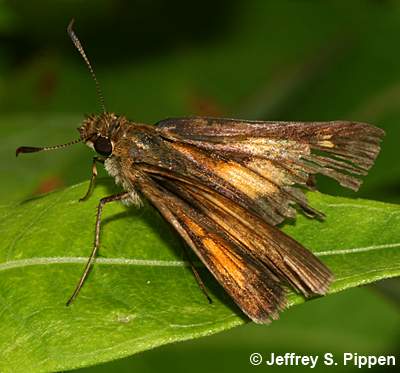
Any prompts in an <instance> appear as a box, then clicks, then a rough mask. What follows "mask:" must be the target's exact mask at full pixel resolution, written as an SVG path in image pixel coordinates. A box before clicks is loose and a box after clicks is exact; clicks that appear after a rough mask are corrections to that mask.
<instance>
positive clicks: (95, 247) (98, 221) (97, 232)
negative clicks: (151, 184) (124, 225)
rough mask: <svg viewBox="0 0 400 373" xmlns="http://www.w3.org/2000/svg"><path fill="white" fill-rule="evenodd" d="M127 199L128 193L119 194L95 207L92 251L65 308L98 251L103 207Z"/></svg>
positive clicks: (74, 294)
mask: <svg viewBox="0 0 400 373" xmlns="http://www.w3.org/2000/svg"><path fill="white" fill-rule="evenodd" d="M128 197H129V193H126V192H124V193H120V194H115V195H113V196H109V197H105V198H102V199H101V200H100V202H99V205H98V206H97V217H96V229H95V235H94V245H93V250H92V253H91V254H90V257H89V259H88V261H87V262H86V266H85V269H84V271H83V273H82V276H81V278H80V280H79V282H78V285H77V286H76V288H75V290H74V292H73V294H72V295H71V297H70V298H69V299H68V302H67V306H69V305H70V304H71V303H72V302H73V301H74V299H75V298H76V297H77V295H78V294H79V291H80V290H81V288H82V286H83V283H84V282H85V280H86V278H87V276H88V274H89V272H90V270H91V268H92V265H93V262H94V259H95V258H96V254H97V251H98V250H99V247H100V225H101V213H102V211H103V207H104V205H105V204H106V203H110V202H115V201H121V200H123V199H126V198H128Z"/></svg>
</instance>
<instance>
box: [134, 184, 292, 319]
mask: <svg viewBox="0 0 400 373" xmlns="http://www.w3.org/2000/svg"><path fill="white" fill-rule="evenodd" d="M138 187H139V189H140V191H141V193H142V194H143V195H144V196H145V197H146V198H147V199H148V200H149V201H150V202H151V203H152V204H153V205H154V206H155V207H156V208H157V209H158V210H159V211H160V213H161V214H162V215H163V216H164V218H165V219H166V220H167V221H169V222H170V223H171V224H172V226H173V227H174V228H175V229H176V230H177V232H178V233H179V234H180V235H181V236H182V238H183V239H184V240H185V241H186V243H187V244H188V245H189V246H190V247H191V248H192V249H193V251H194V252H195V253H196V255H197V256H198V257H199V258H200V260H201V261H202V262H203V263H204V265H205V266H206V267H207V268H208V270H209V271H210V272H211V273H212V274H213V276H214V277H215V278H216V279H217V280H218V282H219V283H220V284H221V285H222V286H223V287H224V289H225V290H226V291H227V293H228V294H229V295H230V296H231V297H232V298H233V299H234V301H235V302H236V303H237V305H238V306H239V307H240V308H241V309H242V311H243V312H244V313H245V314H246V315H247V316H248V317H250V318H251V319H252V320H253V321H255V322H258V323H267V322H269V321H270V319H271V318H272V319H276V318H277V317H278V311H279V310H281V309H283V308H284V305H285V294H284V290H283V288H282V286H281V284H280V280H279V279H278V277H277V276H276V275H275V274H274V273H273V272H272V271H271V270H270V269H269V268H268V267H267V266H265V265H264V264H263V263H262V262H261V261H260V260H259V259H258V258H257V257H255V256H253V255H252V254H251V252H250V251H248V250H247V249H246V247H245V246H244V245H243V244H242V243H241V242H239V241H237V240H236V239H235V238H234V237H233V236H232V235H230V234H229V233H228V232H227V231H226V230H225V229H224V227H223V226H220V225H219V224H217V223H216V222H215V220H213V219H211V218H210V217H209V216H208V215H207V214H204V212H203V211H201V210H199V209H197V208H195V207H194V206H193V205H191V204H190V203H188V201H187V200H185V199H183V198H181V197H180V196H179V195H178V194H177V193H173V192H172V191H170V190H169V189H168V188H166V187H165V186H164V185H161V183H159V182H158V181H156V180H154V179H152V178H150V177H145V178H142V179H141V180H140V182H139V184H138Z"/></svg>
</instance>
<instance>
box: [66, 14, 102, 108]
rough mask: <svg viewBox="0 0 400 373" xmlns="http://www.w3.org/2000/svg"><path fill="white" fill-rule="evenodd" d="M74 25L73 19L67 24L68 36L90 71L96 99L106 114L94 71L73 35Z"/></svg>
mask: <svg viewBox="0 0 400 373" xmlns="http://www.w3.org/2000/svg"><path fill="white" fill-rule="evenodd" d="M74 23H75V19H74V18H72V19H71V21H70V22H69V24H68V27H67V32H68V35H69V37H70V38H71V40H72V42H73V43H74V45H75V48H76V49H77V50H78V52H79V53H80V54H81V56H82V58H83V59H84V61H85V63H86V65H87V67H88V69H89V71H90V74H91V75H92V78H93V80H94V82H95V84H96V91H97V97H98V98H99V102H100V106H101V108H102V110H103V113H105V112H106V105H105V103H104V96H103V91H102V90H101V87H100V83H99V81H98V80H97V77H96V74H95V72H94V69H93V67H92V65H91V63H90V61H89V58H88V57H87V56H86V53H85V50H84V49H83V47H82V44H81V42H80V41H79V39H78V37H77V36H76V34H75V32H74V30H73V27H74Z"/></svg>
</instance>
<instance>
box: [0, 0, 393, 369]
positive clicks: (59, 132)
mask: <svg viewBox="0 0 400 373" xmlns="http://www.w3.org/2000/svg"><path fill="white" fill-rule="evenodd" d="M73 16H74V17H75V18H76V32H77V34H78V35H79V37H80V38H81V40H82V41H83V43H84V45H85V47H86V49H87V53H88V55H89V56H90V58H91V60H92V62H93V64H94V65H95V68H96V72H97V75H98V78H99V80H100V81H101V84H102V86H103V90H104V94H105V97H106V103H107V107H108V109H109V110H112V111H115V112H117V113H121V114H126V115H127V116H128V117H129V118H131V119H132V120H135V121H138V122H146V123H153V122H156V121H158V120H160V119H163V118H166V117H171V116H186V115H193V114H200V115H221V116H230V117H245V118H248V119H270V120H273V119H281V120H292V119H295V120H333V119H354V120H358V121H366V122H370V123H374V124H376V125H378V126H380V127H382V128H384V129H385V130H386V132H387V136H386V138H385V140H384V143H383V148H382V149H383V150H382V153H381V155H380V157H379V159H378V161H377V162H376V165H375V167H374V168H373V169H372V170H371V172H370V175H369V176H368V177H367V178H366V180H365V184H364V185H363V187H362V188H361V190H360V192H359V193H358V194H357V196H358V197H366V198H370V199H376V200H385V201H390V202H399V201H400V178H399V176H400V162H398V158H399V157H398V143H399V138H400V125H399V123H400V105H399V104H400V67H399V62H398V61H399V60H400V49H399V48H398V40H399V36H400V3H399V2H396V1H394V0H392V1H391V0H380V1H379V0H363V1H362V0H355V1H352V2H345V1H334V0H331V1H329V0H328V1H323V2H322V1H317V0H298V1H294V0H282V1H278V0H275V1H268V2H267V1H263V0H248V1H245V0H235V1H227V0H226V1H222V0H219V1H218V0H215V1H211V0H204V1H202V2H185V3H183V2H181V1H176V0H170V1H162V0H153V1H151V2H147V1H140V0H136V1H127V0H126V1H124V0H115V1H112V0H101V1H83V0H74V1H67V0H59V1H56V2H55V1H46V0H38V1H35V2H27V1H21V0H9V1H6V0H0V128H1V130H2V147H1V149H0V155H1V163H0V171H1V174H2V175H3V178H2V183H1V185H0V192H1V193H0V198H1V203H6V202H7V201H10V200H20V199H23V198H27V197H29V196H31V195H32V194H35V193H38V192H43V191H47V190H50V189H52V188H53V187H54V186H58V187H60V186H62V185H71V184H74V183H76V182H77V181H82V180H86V179H87V178H88V176H89V173H90V161H89V160H90V156H91V154H90V152H89V151H88V150H87V149H85V148H84V147H83V146H76V147H73V148H71V149H70V150H69V151H65V152H62V151H60V152H58V153H56V152H55V153H52V154H51V155H50V154H38V155H31V156H26V157H25V158H23V159H22V158H21V159H20V160H18V162H17V161H16V160H15V157H14V154H13V153H14V150H15V147H17V146H19V145H42V144H43V145H47V144H50V145H51V144H54V143H61V142H65V141H67V140H70V139H72V138H75V137H76V136H77V133H76V131H75V130H74V129H75V127H77V126H78V125H79V122H80V121H81V120H82V118H83V113H90V112H94V111H98V105H97V102H96V96H95V89H94V84H93V82H91V81H90V75H89V74H88V72H87V70H86V68H85V66H84V65H83V63H82V61H81V59H80V58H79V56H78V54H77V52H76V51H75V50H74V49H73V47H72V45H71V42H70V41H69V40H68V38H67V36H66V33H65V27H66V25H67V23H68V22H69V20H70V18H71V17H73ZM49 123H53V127H52V128H51V129H49ZM74 131H75V132H74ZM319 182H320V185H321V190H322V191H323V192H326V193H332V194H341V195H350V196H352V197H354V196H355V195H354V194H353V193H351V192H347V191H343V190H342V189H339V188H337V185H336V184H334V183H331V182H329V181H327V180H323V179H321V180H319ZM372 264H373V263H372ZM372 264H371V265H372ZM387 287H388V288H390V289H391V291H390V292H389V293H391V294H397V296H394V298H393V297H392V298H391V299H392V300H393V299H397V302H392V303H387V302H386V301H385V300H384V299H383V298H379V297H378V296H377V295H376V294H372V293H370V292H368V291H366V290H365V289H359V290H353V291H352V292H349V293H348V294H343V295H340V296H335V297H332V298H327V299H326V300H323V301H322V300H318V301H313V302H310V303H307V304H306V305H303V306H301V307H298V308H296V309H293V310H290V311H288V312H286V313H285V314H284V315H283V317H282V320H281V321H279V322H277V323H275V324H273V325H272V326H271V327H268V328H266V327H258V326H253V325H248V326H246V327H243V328H239V329H238V330H233V331H231V332H229V333H226V334H223V335H220V336H215V337H209V338H206V339H203V340H197V341H193V342H190V343H187V344H178V345H172V346H168V347H164V348H161V349H159V350H155V351H150V352H146V353H145V354H143V355H140V356H134V357H132V358H131V359H126V360H123V361H119V362H116V363H114V365H113V364H111V365H110V364H109V365H105V366H104V367H103V368H101V367H99V368H91V370H94V371H95V370H96V369H97V370H99V371H100V370H101V369H103V371H107V370H108V369H112V368H115V369H119V370H120V371H132V370H134V369H135V368H136V369H139V370H140V371H141V372H145V371H157V370H160V369H163V370H165V369H166V368H167V367H171V370H172V369H173V370H174V371H175V372H177V371H185V370H187V368H188V367H190V369H193V371H195V369H197V370H198V371H200V370H202V369H207V367H208V368H210V367H215V368H217V369H222V368H227V369H231V370H232V371H235V370H237V371H241V372H243V371H245V370H246V369H248V370H249V371H250V370H251V369H255V368H252V367H251V366H250V365H249V364H248V355H249V352H250V351H251V352H253V350H258V351H259V352H261V353H262V352H267V351H277V352H278V351H283V352H287V351H299V352H301V351H303V352H307V353H318V352H325V351H326V350H328V349H329V350H330V351H332V352H336V353H340V352H343V351H348V350H354V351H356V352H362V351H369V352H371V353H379V352H381V353H389V352H390V351H393V350H395V349H396V348H397V347H398V339H396V338H397V337H398V330H399V318H398V308H397V307H398V299H399V296H398V290H397V292H396V289H398V286H397V287H396V283H394V282H391V283H390V284H389V285H388V286H387ZM381 288H383V287H381ZM386 293H387V292H386ZM396 311H397V312H396ZM282 336H284V337H282ZM347 371H349V369H347Z"/></svg>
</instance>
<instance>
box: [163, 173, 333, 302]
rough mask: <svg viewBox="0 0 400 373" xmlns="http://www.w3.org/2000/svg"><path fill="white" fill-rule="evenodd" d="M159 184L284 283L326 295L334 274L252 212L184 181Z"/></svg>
mask: <svg viewBox="0 0 400 373" xmlns="http://www.w3.org/2000/svg"><path fill="white" fill-rule="evenodd" d="M159 182H160V183H162V184H163V186H164V187H165V188H167V189H168V190H169V191H171V192H172V193H173V194H175V195H176V196H179V197H180V198H181V199H182V200H184V201H186V203H188V204H190V205H191V206H192V207H193V208H195V210H196V211H200V212H201V213H202V214H204V215H205V216H207V217H208V218H209V219H211V220H212V221H213V222H214V223H215V224H216V225H217V226H219V227H220V229H222V230H223V232H224V234H225V235H228V236H229V237H230V239H231V240H233V241H235V242H238V243H239V244H240V245H241V247H242V248H243V251H244V252H246V253H247V254H248V255H251V256H252V257H254V258H256V259H257V260H259V261H261V262H262V263H263V265H264V266H266V267H267V268H268V269H269V270H270V271H271V272H272V273H274V275H275V276H276V277H277V278H279V280H280V281H281V282H282V283H285V284H289V285H291V286H292V287H293V288H294V289H295V290H297V291H301V292H302V293H303V294H304V295H306V296H309V295H312V294H325V293H326V291H327V289H328V286H329V284H330V282H331V281H332V279H333V276H332V273H331V272H330V270H329V269H328V268H327V267H326V266H325V265H324V264H323V263H322V262H321V261H320V260H319V259H318V258H317V257H315V256H314V255H313V254H312V253H311V252H310V251H308V250H306V249H305V248H304V247H303V246H302V245H301V244H299V243H298V242H297V241H295V240H294V239H292V238H290V237H289V236H287V235H286V234H284V233H283V232H281V231H280V230H279V229H277V228H275V227H273V226H271V225H269V224H266V223H265V222H264V221H263V220H262V219H260V218H259V217H257V216H256V215H254V214H252V213H251V212H250V211H249V210H247V209H244V208H242V207H241V206H239V205H237V204H235V203H233V202H232V201H230V200H229V199H227V198H225V197H223V196H222V195H219V194H218V193H215V192H213V191H212V190H203V189H200V188H198V187H196V186H193V185H187V184H186V183H184V182H181V181H170V180H168V179H165V178H162V177H160V178H159Z"/></svg>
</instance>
